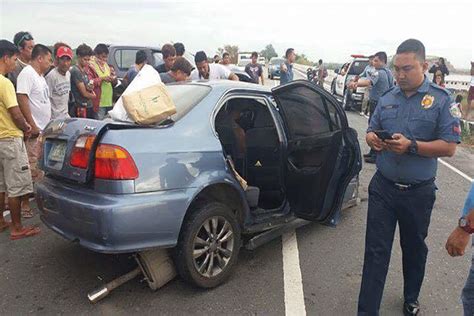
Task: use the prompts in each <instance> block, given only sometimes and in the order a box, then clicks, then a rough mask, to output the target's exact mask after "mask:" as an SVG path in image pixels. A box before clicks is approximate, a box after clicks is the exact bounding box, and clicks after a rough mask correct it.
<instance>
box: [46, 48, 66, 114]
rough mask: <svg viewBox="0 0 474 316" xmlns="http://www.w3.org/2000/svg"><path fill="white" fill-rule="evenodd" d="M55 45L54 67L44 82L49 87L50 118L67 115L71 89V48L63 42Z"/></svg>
mask: <svg viewBox="0 0 474 316" xmlns="http://www.w3.org/2000/svg"><path fill="white" fill-rule="evenodd" d="M59 44H62V45H58V46H56V45H55V49H54V56H55V60H54V64H55V66H56V67H55V68H54V69H53V70H51V71H50V72H49V73H48V74H47V75H46V78H45V79H46V83H47V84H48V88H49V100H50V102H51V119H52V120H54V119H62V118H67V117H69V114H68V101H69V92H70V91H71V73H70V72H69V68H70V67H71V61H72V49H71V48H70V47H69V46H68V45H66V44H64V43H59Z"/></svg>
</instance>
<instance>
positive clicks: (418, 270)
mask: <svg viewBox="0 0 474 316" xmlns="http://www.w3.org/2000/svg"><path fill="white" fill-rule="evenodd" d="M435 191H436V186H435V184H434V182H431V183H427V184H425V185H423V186H420V187H416V188H414V189H411V190H410V189H409V190H400V189H398V188H396V187H395V186H394V185H393V183H391V182H390V181H388V180H387V179H385V178H384V177H383V176H382V175H381V174H380V173H379V172H377V173H376V174H375V175H374V177H373V178H372V181H371V182H370V185H369V209H368V213H367V231H366V237H365V255H364V269H363V273H362V284H361V289H360V294H359V305H358V315H379V309H380V302H381V300H382V294H383V289H384V286H385V279H386V276H387V272H388V266H389V263H390V255H391V252H392V244H393V238H394V235H395V228H396V226H397V223H398V226H399V230H400V246H401V248H402V253H403V259H402V263H403V280H404V297H405V302H409V303H412V302H415V301H417V300H418V295H419V294H420V289H421V284H422V282H423V278H424V276H425V265H426V257H427V255H428V247H427V246H426V244H425V238H426V236H427V235H428V226H429V224H430V218H431V211H432V209H433V205H434V202H435V198H436V195H435Z"/></svg>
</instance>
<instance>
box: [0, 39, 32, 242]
mask: <svg viewBox="0 0 474 316" xmlns="http://www.w3.org/2000/svg"><path fill="white" fill-rule="evenodd" d="M17 56H18V48H17V47H16V46H15V45H14V44H13V43H11V42H9V41H7V40H0V201H1V203H0V231H3V230H5V229H7V228H8V227H9V228H10V239H11V240H16V239H21V238H25V237H30V236H34V235H37V234H38V233H40V229H39V228H38V227H34V226H29V227H27V226H23V225H22V224H21V197H22V196H25V195H26V194H30V193H32V192H33V183H32V181H31V173H30V166H29V163H28V156H27V154H26V147H25V143H24V142H23V136H25V137H28V136H29V135H30V133H31V126H30V125H29V124H28V123H27V121H26V120H25V117H24V116H23V114H22V112H21V110H20V107H19V106H18V102H17V99H16V94H15V88H14V87H13V84H12V83H11V82H10V80H8V79H7V78H6V77H5V75H6V74H7V73H9V72H11V71H13V70H14V69H15V62H16V60H17ZM5 193H7V194H8V205H9V206H10V212H11V219H12V222H11V223H9V222H7V221H6V220H5V218H4V217H3V216H4V211H5V205H4V203H3V201H5Z"/></svg>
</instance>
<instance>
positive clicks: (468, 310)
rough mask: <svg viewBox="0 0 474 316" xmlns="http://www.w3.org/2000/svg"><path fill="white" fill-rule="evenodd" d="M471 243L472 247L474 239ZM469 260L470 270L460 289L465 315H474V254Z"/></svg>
mask: <svg viewBox="0 0 474 316" xmlns="http://www.w3.org/2000/svg"><path fill="white" fill-rule="evenodd" d="M472 245H473V249H474V240H473V243H472ZM471 261H472V263H471V270H470V271H469V276H468V277H467V281H466V285H464V288H463V289H462V296H461V300H462V305H463V308H464V315H465V316H468V315H469V316H472V315H474V254H473V257H472V259H471Z"/></svg>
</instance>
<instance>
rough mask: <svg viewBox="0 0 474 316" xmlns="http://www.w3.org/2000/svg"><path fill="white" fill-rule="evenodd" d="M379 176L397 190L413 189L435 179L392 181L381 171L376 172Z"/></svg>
mask: <svg viewBox="0 0 474 316" xmlns="http://www.w3.org/2000/svg"><path fill="white" fill-rule="evenodd" d="M377 173H378V174H379V175H380V177H381V178H382V179H383V180H384V181H386V182H388V183H389V184H390V185H392V186H393V187H394V188H395V189H397V190H400V191H409V190H414V189H416V188H420V187H423V186H425V185H428V184H431V183H433V182H434V181H435V178H431V179H428V180H424V181H421V182H418V183H401V182H394V181H392V180H390V179H387V178H386V177H385V176H383V175H382V173H380V172H377Z"/></svg>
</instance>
